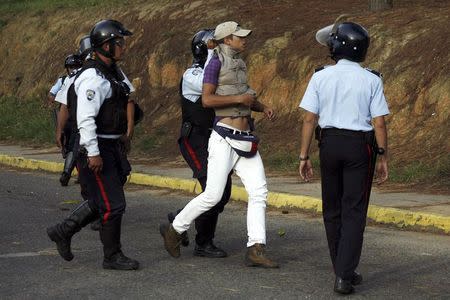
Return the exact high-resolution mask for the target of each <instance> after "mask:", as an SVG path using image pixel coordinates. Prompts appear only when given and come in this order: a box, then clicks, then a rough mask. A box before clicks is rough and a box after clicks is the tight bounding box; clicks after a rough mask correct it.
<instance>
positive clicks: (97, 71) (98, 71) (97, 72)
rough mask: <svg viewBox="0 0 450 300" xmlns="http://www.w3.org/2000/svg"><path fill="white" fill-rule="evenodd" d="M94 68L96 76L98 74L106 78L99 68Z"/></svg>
mask: <svg viewBox="0 0 450 300" xmlns="http://www.w3.org/2000/svg"><path fill="white" fill-rule="evenodd" d="M94 69H95V73H96V74H97V75H98V76H100V77H101V78H106V77H105V74H103V72H102V71H100V70H99V69H97V68H94Z"/></svg>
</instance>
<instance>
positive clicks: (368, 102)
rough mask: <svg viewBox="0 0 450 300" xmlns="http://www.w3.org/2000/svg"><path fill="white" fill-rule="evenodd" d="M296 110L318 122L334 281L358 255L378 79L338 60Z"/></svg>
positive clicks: (381, 105)
mask: <svg viewBox="0 0 450 300" xmlns="http://www.w3.org/2000/svg"><path fill="white" fill-rule="evenodd" d="M300 107H301V108H303V109H305V110H307V111H309V112H311V113H313V114H315V115H318V117H319V126H320V128H321V131H320V132H318V134H319V135H320V136H319V137H318V138H319V139H320V170H321V177H322V182H321V184H322V205H323V219H324V224H325V230H326V234H327V239H328V246H329V250H330V256H331V260H332V263H333V266H334V269H335V273H336V276H338V277H340V278H343V279H346V280H351V279H352V276H353V274H354V272H355V269H356V267H357V265H358V263H359V258H360V255H361V248H362V241H363V232H364V228H365V224H366V214H367V208H368V201H369V195H370V187H371V184H372V176H373V171H374V163H375V159H374V158H375V156H374V147H373V145H372V144H373V141H374V135H373V127H372V125H371V120H372V119H373V118H376V117H379V116H384V115H387V114H389V110H388V106H387V103H386V99H385V97H384V94H383V83H382V79H381V78H380V76H379V74H378V73H376V72H371V71H370V70H367V69H364V68H362V67H361V66H360V65H359V63H357V62H354V61H350V60H347V59H340V60H339V61H338V62H337V64H336V65H333V66H329V67H325V68H319V69H317V70H316V72H315V73H314V75H313V76H312V78H311V80H310V82H309V84H308V87H307V89H306V92H305V94H304V96H303V99H302V100H301V103H300Z"/></svg>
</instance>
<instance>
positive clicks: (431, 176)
mask: <svg viewBox="0 0 450 300" xmlns="http://www.w3.org/2000/svg"><path fill="white" fill-rule="evenodd" d="M389 180H390V181H392V182H396V183H406V184H408V183H420V182H426V183H438V184H450V155H449V154H448V155H447V156H444V157H443V158H441V159H438V160H437V161H434V162H432V163H430V162H420V161H417V162H413V163H410V164H406V165H395V164H394V165H392V166H391V167H390V170H389Z"/></svg>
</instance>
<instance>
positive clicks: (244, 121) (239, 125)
mask: <svg viewBox="0 0 450 300" xmlns="http://www.w3.org/2000/svg"><path fill="white" fill-rule="evenodd" d="M220 122H221V123H224V124H227V125H230V126H231V127H234V128H236V129H239V130H243V131H248V130H250V126H249V124H248V118H247V117H234V118H231V117H226V118H223V119H221V120H220Z"/></svg>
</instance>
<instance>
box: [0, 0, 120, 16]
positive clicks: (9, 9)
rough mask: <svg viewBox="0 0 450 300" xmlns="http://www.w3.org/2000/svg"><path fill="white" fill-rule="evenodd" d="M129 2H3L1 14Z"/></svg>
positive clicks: (47, 0)
mask: <svg viewBox="0 0 450 300" xmlns="http://www.w3.org/2000/svg"><path fill="white" fill-rule="evenodd" d="M127 3H128V1H119V0H109V1H104V0H70V1H67V0H2V1H1V2H0V14H7V13H19V12H22V11H36V12H37V13H42V12H44V11H48V10H53V9H65V8H74V9H78V8H83V7H97V6H113V5H126V4H127Z"/></svg>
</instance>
